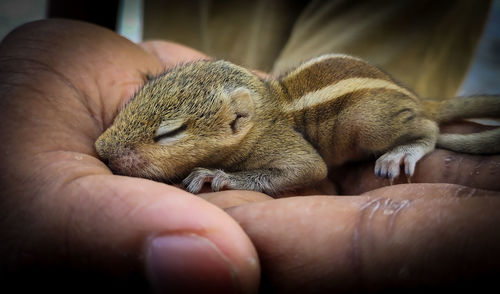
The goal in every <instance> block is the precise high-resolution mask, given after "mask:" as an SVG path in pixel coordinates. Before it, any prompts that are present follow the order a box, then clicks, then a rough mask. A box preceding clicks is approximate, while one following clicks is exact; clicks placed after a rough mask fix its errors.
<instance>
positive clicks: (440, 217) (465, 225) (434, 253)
mask: <svg viewBox="0 0 500 294" xmlns="http://www.w3.org/2000/svg"><path fill="white" fill-rule="evenodd" d="M494 195H496V196H494ZM470 196H475V197H470ZM498 196H499V195H498V193H496V194H495V193H492V192H486V191H481V190H471V189H469V188H465V187H463V186H456V185H436V184H429V185H401V186H393V187H388V188H385V189H384V190H380V191H376V192H373V193H371V194H367V195H365V196H357V197H349V196H343V197H332V196H318V197H293V198H285V199H278V200H274V201H264V202H259V203H253V204H248V205H244V206H239V207H233V208H229V209H228V210H227V211H228V213H229V214H231V215H232V216H233V217H234V218H235V219H236V220H237V221H238V222H239V223H240V224H241V226H242V227H243V228H244V229H245V231H246V232H247V233H248V234H249V236H250V238H251V239H252V241H253V242H254V244H255V246H256V247H257V250H258V252H259V257H260V260H261V266H262V269H263V274H264V275H263V282H264V285H262V288H263V290H264V291H269V292H272V293H291V292H294V293H316V292H317V290H318V289H321V290H322V291H323V292H325V293H326V292H328V293H329V292H332V293H333V292H377V291H391V290H394V291H399V290H404V289H413V290H417V291H418V289H427V290H429V289H432V288H435V289H438V288H440V287H451V286H452V285H462V286H468V287H471V289H475V287H479V288H482V287H483V286H485V285H491V284H492V283H494V282H495V281H494V276H495V273H497V269H498V266H499V265H500V253H499V252H498V250H496V249H497V248H500V247H499V246H500V237H499V235H498V234H497V233H496V227H497V225H498V223H499V222H500V216H499V215H498V213H497V212H498V209H500V197H498Z"/></svg>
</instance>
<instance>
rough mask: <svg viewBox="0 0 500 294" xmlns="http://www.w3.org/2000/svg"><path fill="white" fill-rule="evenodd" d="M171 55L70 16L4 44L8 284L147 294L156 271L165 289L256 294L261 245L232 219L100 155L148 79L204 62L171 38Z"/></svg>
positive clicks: (2, 255)
mask: <svg viewBox="0 0 500 294" xmlns="http://www.w3.org/2000/svg"><path fill="white" fill-rule="evenodd" d="M153 44H154V43H153ZM150 45H151V44H150ZM144 48H145V49H147V50H149V51H151V52H153V51H154V49H155V47H154V46H153V47H148V44H145V45H144ZM161 51H162V52H163V56H168V57H169V58H172V59H171V60H165V59H164V60H159V59H158V58H157V57H155V56H154V55H152V54H149V53H147V52H146V51H144V50H142V49H141V48H140V47H139V46H137V45H134V44H132V43H131V42H128V41H126V40H125V39H123V38H121V37H119V36H118V35H116V34H114V33H113V32H111V31H108V30H105V29H102V28H99V27H97V26H94V25H90V24H85V23H80V22H72V21H63V20H49V21H41V22H36V23H31V24H28V25H25V26H23V27H21V28H19V29H17V30H16V31H15V32H13V33H12V34H11V35H9V36H8V37H7V38H6V39H5V40H4V41H3V42H2V44H1V45H0V57H1V58H0V85H1V89H2V91H1V92H0V93H1V95H2V97H1V99H0V113H1V117H2V124H1V125H0V142H2V144H1V146H0V163H1V166H2V168H3V172H2V174H1V176H0V187H1V191H2V197H1V205H0V209H1V213H0V215H1V218H0V240H2V241H1V242H0V260H1V267H0V268H1V273H0V276H1V277H2V282H4V283H2V286H3V287H7V286H9V285H12V286H15V289H16V290H17V292H23V291H22V290H23V289H24V287H28V288H29V287H31V286H36V287H37V288H38V289H40V288H41V289H45V290H52V291H60V292H65V293H67V292H70V293H73V292H90V291H92V292H95V290H97V289H99V292H103V291H106V290H113V291H115V292H116V291H125V292H139V290H144V288H145V287H148V285H147V282H146V279H144V277H145V276H148V277H149V280H150V282H152V283H153V284H155V285H156V286H157V287H158V288H162V289H163V290H178V291H183V292H189V291H196V289H203V291H204V292H207V293H225V292H234V290H240V291H242V292H246V293H252V292H256V289H257V287H258V283H259V275H260V268H259V263H258V258H257V254H256V251H255V248H254V247H253V245H252V243H251V241H250V240H249V238H248V237H247V235H246V234H245V233H244V232H243V230H242V229H241V227H240V226H239V225H238V224H237V223H236V222H235V221H234V220H233V219H232V218H231V217H230V216H229V215H227V214H226V213H224V211H222V210H221V209H219V208H217V207H216V206H214V205H212V204H210V203H208V202H206V201H205V200H203V199H201V198H199V197H197V196H194V195H191V194H189V193H186V192H184V191H182V190H180V189H177V188H174V187H172V186H168V185H165V184H162V183H157V182H153V181H149V180H145V179H139V178H131V177H122V176H115V175H112V174H111V172H110V171H109V169H108V168H107V167H106V166H105V165H104V164H103V163H102V162H101V161H99V160H98V159H97V158H96V154H95V150H94V147H93V146H94V142H95V139H96V138H97V137H98V136H99V135H100V134H101V133H102V132H103V130H104V129H105V128H106V127H107V126H109V125H110V124H111V122H112V120H113V117H114V115H116V112H117V111H118V110H119V108H120V107H121V106H122V105H123V104H124V103H125V101H126V100H127V99H128V98H130V97H131V96H132V95H133V93H134V91H135V90H136V89H137V88H138V87H139V86H140V85H141V84H142V83H144V81H145V77H146V74H155V73H158V72H160V71H162V70H163V69H164V67H165V66H172V65H173V64H174V63H177V62H180V61H188V60H193V59H199V58H203V57H204V56H203V55H202V54H201V53H198V52H196V51H194V50H189V49H185V48H183V47H182V46H178V45H175V44H171V43H162V44H161Z"/></svg>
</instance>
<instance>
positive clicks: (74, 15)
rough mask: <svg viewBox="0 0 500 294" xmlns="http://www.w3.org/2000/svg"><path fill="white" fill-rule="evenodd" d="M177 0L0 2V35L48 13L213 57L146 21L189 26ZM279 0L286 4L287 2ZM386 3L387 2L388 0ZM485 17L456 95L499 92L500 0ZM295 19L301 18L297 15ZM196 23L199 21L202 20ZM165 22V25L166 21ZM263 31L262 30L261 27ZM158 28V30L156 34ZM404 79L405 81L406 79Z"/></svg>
mask: <svg viewBox="0 0 500 294" xmlns="http://www.w3.org/2000/svg"><path fill="white" fill-rule="evenodd" d="M471 1H472V0H471ZM480 1H483V0H479V1H477V2H480ZM179 2H180V1H154V0H151V1H147V0H144V1H142V0H105V1H93V0H92V1H91V0H89V1H81V0H76V1H64V0H52V1H50V0H0V39H3V38H4V37H5V36H6V35H7V34H8V33H9V32H10V31H11V30H13V29H14V28H15V27H17V26H19V25H21V24H23V23H26V22H29V21H32V20H38V19H44V18H48V17H51V18H52V17H57V18H71V19H79V20H84V21H88V22H92V23H95V24H98V25H101V26H104V27H107V28H109V29H111V30H114V31H116V32H118V33H119V34H121V35H123V36H125V37H126V38H128V39H130V40H132V41H133V42H140V41H141V40H143V36H144V35H145V36H146V38H158V37H163V36H165V37H166V38H169V39H173V40H175V41H178V42H181V43H182V42H183V41H186V42H184V43H188V44H186V45H188V46H193V47H195V48H196V47H198V48H197V49H199V50H202V51H204V52H206V53H208V54H211V55H213V56H217V52H216V51H214V52H211V50H210V49H211V48H212V49H213V47H216V45H214V44H212V47H207V46H206V43H207V42H206V40H202V39H203V38H204V37H203V36H201V37H200V38H199V39H200V40H196V38H197V37H196V36H199V35H194V38H195V39H194V40H193V39H191V43H189V40H188V39H183V38H186V36H187V35H189V33H188V34H184V33H183V34H181V36H176V35H169V28H167V27H166V26H167V25H164V23H162V21H163V20H161V19H160V20H158V21H151V18H152V17H149V18H148V19H147V20H149V21H146V22H144V18H143V16H144V14H145V13H144V12H145V11H146V16H151V15H157V14H158V15H161V13H163V11H161V10H160V11H159V8H163V9H165V15H166V16H169V17H170V18H172V17H174V18H175V21H177V23H179V25H180V27H183V26H185V27H186V28H189V25H191V24H188V23H187V22H188V20H186V23H182V21H183V15H179V14H176V15H173V14H170V15H169V14H168V11H167V10H168V7H170V6H172V5H173V4H172V3H179ZM217 2H218V1H209V0H207V1H203V0H199V1H182V2H180V4H178V5H177V6H183V5H184V7H185V8H184V11H185V12H186V13H190V10H193V9H194V10H195V12H194V13H195V14H197V15H198V16H199V17H200V18H201V19H202V20H203V18H204V17H205V18H206V17H207V16H206V15H204V14H203V13H202V12H200V11H201V10H200V7H201V8H207V7H209V8H212V10H213V9H214V7H215V8H216V9H219V8H217V7H218V6H217ZM235 2H238V1H235ZM243 2H244V1H243ZM261 2H262V1H261ZM270 2H273V1H270ZM281 2H282V3H286V1H281ZM311 2H317V1H311ZM331 2H335V1H331ZM344 2H345V1H344ZM352 2H356V1H352ZM385 2H386V3H387V2H388V1H385ZM398 2H399V3H401V1H394V3H398ZM402 2H404V1H402ZM437 2H440V1H437ZM488 2H489V1H488ZM168 3H169V4H168ZM291 3H295V4H294V5H295V8H297V6H300V5H302V4H301V3H306V1H302V2H301V1H291ZM297 3H299V4H297ZM174 6H175V5H174ZM262 7H263V6H262V5H261V8H262ZM265 7H268V8H269V9H271V8H273V7H274V8H273V9H283V7H286V5H285V6H281V7H279V6H276V5H275V6H273V7H272V5H271V6H269V5H267V6H265ZM303 7H305V4H304V5H303ZM303 7H298V8H297V9H302V8H303ZM209 8H207V9H209ZM207 9H206V10H207ZM180 11H183V9H180ZM155 13H156V14H155ZM226 13H229V14H231V9H229V11H226ZM249 14H250V12H249ZM261 14H262V13H261ZM282 14H283V13H282ZM256 15H258V14H256ZM285 15H286V13H285ZM485 15H486V16H485V17H484V18H485V23H486V25H485V26H484V29H483V33H482V35H481V37H480V41H479V43H478V45H477V47H476V50H475V52H474V55H473V58H472V59H471V60H472V62H471V63H470V66H468V70H467V74H466V75H465V78H464V79H463V81H462V83H461V86H460V87H459V90H458V93H457V94H459V95H471V94H477V93H490V94H498V93H500V0H493V1H492V3H491V6H490V8H489V12H488V13H487V14H485ZM295 16H297V15H295ZM229 19H231V18H229ZM297 19H299V20H300V18H299V17H298V16H297ZM144 23H146V25H147V27H146V29H145V28H144ZM200 23H201V24H203V22H200ZM206 23H207V21H205V24H206ZM212 23H213V22H212ZM165 24H168V22H167V23H165ZM161 25H164V27H163V29H162V28H161ZM200 26H201V27H202V28H201V31H202V32H203V29H204V27H203V25H200ZM158 28H160V29H158ZM261 29H262V30H265V27H264V28H261ZM186 30H187V29H186ZM157 31H161V32H158V33H157ZM144 32H146V34H144ZM245 34H246V32H245ZM244 37H245V36H244ZM214 40H216V38H214ZM212 43H215V41H213V42H212ZM200 44H201V45H200ZM264 45H265V44H264ZM282 48H283V47H280V49H282ZM456 50H460V48H456ZM253 51H256V50H253ZM230 53H231V52H229V53H228V54H226V55H227V56H226V55H224V54H221V56H217V57H222V58H228V59H230V60H232V59H235V60H233V61H235V62H238V63H241V64H244V65H247V66H253V67H255V68H260V69H263V70H268V71H269V70H271V68H272V67H271V64H262V65H261V64H259V63H255V62H253V63H252V60H251V59H248V58H247V59H245V56H243V57H241V58H239V55H237V54H236V55H234V56H233V55H231V54H230ZM348 53H349V52H348ZM254 54H258V53H254ZM276 54H277V53H276ZM240 55H241V54H240ZM247 55H248V54H247ZM277 56H278V55H274V56H273V58H276V57H277ZM232 57H234V58H232ZM362 57H365V56H362ZM275 66H276V64H275ZM280 69H281V68H280ZM389 69H390V66H389ZM405 71H406V70H404V71H403V72H402V73H401V74H397V75H396V76H397V77H398V78H399V76H400V75H404V72H405ZM389 72H391V70H389ZM402 79H403V81H404V78H402ZM408 84H410V85H412V82H411V81H409V82H408Z"/></svg>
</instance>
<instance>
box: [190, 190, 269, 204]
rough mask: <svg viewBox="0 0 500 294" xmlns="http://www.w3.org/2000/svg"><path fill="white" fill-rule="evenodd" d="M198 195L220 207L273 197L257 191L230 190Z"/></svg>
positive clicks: (266, 199)
mask: <svg viewBox="0 0 500 294" xmlns="http://www.w3.org/2000/svg"><path fill="white" fill-rule="evenodd" d="M199 196H200V197H201V198H203V199H205V200H207V201H209V202H211V203H213V204H215V205H217V206H218V207H220V208H228V207H233V206H239V205H244V204H248V203H253V202H261V201H268V200H272V199H273V198H272V197H270V196H268V195H266V194H263V193H258V192H253V191H243V190H231V191H221V192H208V193H202V194H199Z"/></svg>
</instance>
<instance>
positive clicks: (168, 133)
mask: <svg viewBox="0 0 500 294" xmlns="http://www.w3.org/2000/svg"><path fill="white" fill-rule="evenodd" d="M186 129H187V125H186V124H182V125H179V126H174V127H172V126H171V125H170V126H168V125H167V126H160V127H159V128H158V130H157V131H156V136H155V137H154V138H153V141H154V142H155V143H160V144H168V143H172V142H174V141H176V140H178V139H180V138H181V137H182V136H183V135H184V131H186Z"/></svg>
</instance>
